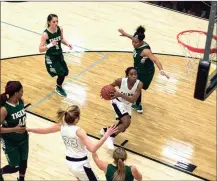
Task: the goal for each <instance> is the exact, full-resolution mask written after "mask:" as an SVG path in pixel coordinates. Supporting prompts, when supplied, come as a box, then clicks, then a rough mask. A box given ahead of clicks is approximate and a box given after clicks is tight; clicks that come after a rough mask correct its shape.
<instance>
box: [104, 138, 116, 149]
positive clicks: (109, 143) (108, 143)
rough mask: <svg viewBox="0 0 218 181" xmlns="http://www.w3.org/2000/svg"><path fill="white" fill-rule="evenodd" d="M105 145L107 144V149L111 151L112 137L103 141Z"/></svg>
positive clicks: (112, 147)
mask: <svg viewBox="0 0 218 181" xmlns="http://www.w3.org/2000/svg"><path fill="white" fill-rule="evenodd" d="M105 143H106V144H107V147H108V149H110V150H113V149H114V138H112V137H110V136H109V137H108V138H107V139H106V141H105Z"/></svg>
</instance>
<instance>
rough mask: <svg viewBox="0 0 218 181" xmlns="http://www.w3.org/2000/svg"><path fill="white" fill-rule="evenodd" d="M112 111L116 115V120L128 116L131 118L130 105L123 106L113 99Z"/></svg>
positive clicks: (123, 104)
mask: <svg viewBox="0 0 218 181" xmlns="http://www.w3.org/2000/svg"><path fill="white" fill-rule="evenodd" d="M111 103H112V106H113V108H114V111H115V113H116V119H118V120H120V119H121V118H122V117H123V116H126V115H129V116H130V117H131V113H132V108H131V104H125V103H123V102H121V101H119V99H118V98H115V99H113V100H112V101H111Z"/></svg>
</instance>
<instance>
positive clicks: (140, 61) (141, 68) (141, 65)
mask: <svg viewBox="0 0 218 181" xmlns="http://www.w3.org/2000/svg"><path fill="white" fill-rule="evenodd" d="M144 49H149V50H150V46H149V45H148V44H147V43H144V44H143V45H142V46H140V47H139V48H136V49H135V50H134V51H133V59H134V67H135V69H136V70H137V72H138V74H147V73H148V72H150V70H153V68H154V63H153V62H152V60H150V59H149V58H148V57H142V56H141V55H140V54H141V52H142V51H143V50H144Z"/></svg>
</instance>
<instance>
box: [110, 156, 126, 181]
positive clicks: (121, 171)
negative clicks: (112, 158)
mask: <svg viewBox="0 0 218 181" xmlns="http://www.w3.org/2000/svg"><path fill="white" fill-rule="evenodd" d="M125 177H126V172H125V164H124V163H123V161H122V160H121V159H119V160H118V161H117V171H116V172H115V173H114V175H113V181H125Z"/></svg>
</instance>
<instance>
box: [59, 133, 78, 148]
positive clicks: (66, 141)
mask: <svg viewBox="0 0 218 181" xmlns="http://www.w3.org/2000/svg"><path fill="white" fill-rule="evenodd" d="M62 138H63V140H64V144H65V145H66V146H70V147H73V148H77V147H78V144H77V141H76V139H75V138H68V137H67V136H63V137H62Z"/></svg>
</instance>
